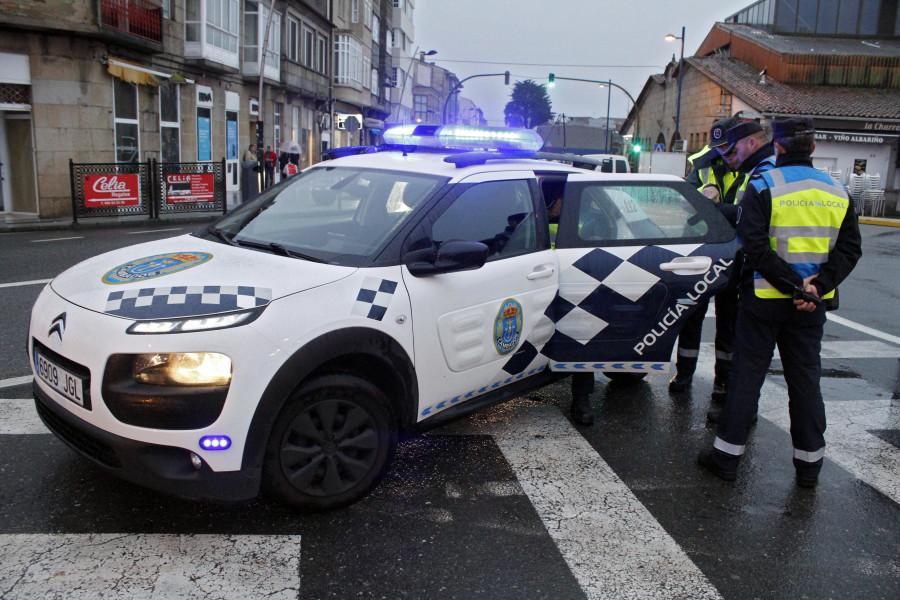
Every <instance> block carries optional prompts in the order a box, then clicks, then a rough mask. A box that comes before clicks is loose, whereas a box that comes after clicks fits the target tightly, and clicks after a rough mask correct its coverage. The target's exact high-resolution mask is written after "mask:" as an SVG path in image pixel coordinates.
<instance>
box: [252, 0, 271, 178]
mask: <svg viewBox="0 0 900 600" xmlns="http://www.w3.org/2000/svg"><path fill="white" fill-rule="evenodd" d="M257 6H262V3H260V4H258V5H257ZM273 14H275V0H272V2H271V4H270V5H269V14H268V16H267V17H266V32H265V34H264V35H263V43H262V45H261V46H260V47H259V94H258V95H257V98H258V100H257V108H256V168H257V173H258V174H259V175H260V176H261V177H262V182H263V185H265V182H266V177H265V171H266V166H265V160H264V157H263V152H265V135H264V134H265V131H264V129H265V122H264V120H263V106H265V103H264V102H263V75H264V73H265V68H266V47H267V46H268V45H269V29H270V28H271V25H272V15H273ZM262 187H263V186H262V185H261V186H260V190H261V189H262Z"/></svg>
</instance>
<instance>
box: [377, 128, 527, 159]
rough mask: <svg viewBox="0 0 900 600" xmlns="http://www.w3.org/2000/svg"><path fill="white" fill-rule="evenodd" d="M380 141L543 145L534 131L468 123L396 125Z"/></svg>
mask: <svg viewBox="0 0 900 600" xmlns="http://www.w3.org/2000/svg"><path fill="white" fill-rule="evenodd" d="M384 141H385V142H386V143H388V144H396V145H400V146H423V147H428V148H447V149H453V150H527V151H531V152H536V151H538V150H540V149H541V147H542V146H543V145H544V141H543V140H542V139H541V136H540V135H538V134H537V132H535V131H533V130H531V129H515V128H512V127H474V126H470V125H444V126H435V125H398V126H397V127H391V128H390V129H388V130H387V131H385V132H384Z"/></svg>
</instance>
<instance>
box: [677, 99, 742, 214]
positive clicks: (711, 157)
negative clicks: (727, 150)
mask: <svg viewBox="0 0 900 600" xmlns="http://www.w3.org/2000/svg"><path fill="white" fill-rule="evenodd" d="M738 122H739V120H738V118H737V117H725V118H724V119H719V120H718V121H716V122H714V123H713V124H712V127H711V128H710V130H709V143H708V144H707V145H706V146H704V147H703V149H702V150H700V151H699V152H697V153H696V154H692V155H691V156H689V157H688V162H689V163H690V165H691V167H692V170H691V172H690V173H689V174H688V176H687V177H685V178H684V180H685V181H687V182H688V183H690V184H691V185H693V186H694V187H696V188H697V190H698V191H699V192H700V193H702V194H703V195H704V196H706V197H707V198H709V199H711V200H721V199H722V198H724V197H725V190H727V189H728V188H729V187H730V186H731V184H732V183H733V182H734V180H735V179H737V175H736V174H735V173H734V171H732V170H731V169H729V168H728V165H726V164H725V160H724V159H723V158H722V155H721V154H719V152H718V150H717V148H719V147H720V146H724V145H725V144H726V140H725V132H726V131H728V130H729V129H731V128H732V127H734V126H735V125H737V124H738Z"/></svg>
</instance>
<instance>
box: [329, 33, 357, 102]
mask: <svg viewBox="0 0 900 600" xmlns="http://www.w3.org/2000/svg"><path fill="white" fill-rule="evenodd" d="M334 82H335V83H336V84H337V85H348V86H352V87H355V88H357V89H359V88H361V87H362V44H360V43H359V40H357V39H356V38H354V37H353V36H350V35H347V34H342V35H338V36H336V38H335V40H334Z"/></svg>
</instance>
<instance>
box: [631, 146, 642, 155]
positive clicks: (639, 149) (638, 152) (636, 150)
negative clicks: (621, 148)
mask: <svg viewBox="0 0 900 600" xmlns="http://www.w3.org/2000/svg"><path fill="white" fill-rule="evenodd" d="M631 151H632V152H634V153H635V154H640V153H641V145H640V144H635V145H634V146H632V147H631Z"/></svg>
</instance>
